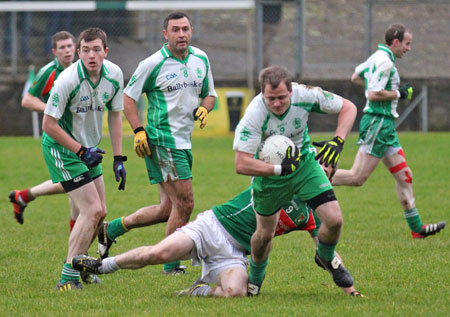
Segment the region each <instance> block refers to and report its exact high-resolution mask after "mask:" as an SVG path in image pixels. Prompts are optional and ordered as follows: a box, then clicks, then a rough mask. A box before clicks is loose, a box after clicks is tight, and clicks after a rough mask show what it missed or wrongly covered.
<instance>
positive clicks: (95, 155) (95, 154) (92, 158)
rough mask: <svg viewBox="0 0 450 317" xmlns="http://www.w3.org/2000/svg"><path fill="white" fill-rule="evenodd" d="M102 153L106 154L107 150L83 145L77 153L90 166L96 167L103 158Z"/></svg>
mask: <svg viewBox="0 0 450 317" xmlns="http://www.w3.org/2000/svg"><path fill="white" fill-rule="evenodd" d="M102 154H105V151H103V150H102V149H101V148H98V147H96V146H94V147H90V148H85V147H84V146H81V148H80V150H79V151H78V152H77V155H78V156H79V157H80V159H81V160H82V161H83V162H84V163H85V164H86V165H87V166H88V167H95V166H97V165H98V164H100V163H101V162H102V160H103V155H102Z"/></svg>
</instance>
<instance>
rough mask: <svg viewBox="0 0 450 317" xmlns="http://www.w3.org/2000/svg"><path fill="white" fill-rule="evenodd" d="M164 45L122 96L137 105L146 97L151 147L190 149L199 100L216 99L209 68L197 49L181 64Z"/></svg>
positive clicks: (148, 61) (206, 59)
mask: <svg viewBox="0 0 450 317" xmlns="http://www.w3.org/2000/svg"><path fill="white" fill-rule="evenodd" d="M166 45H167V44H164V45H163V47H162V48H161V50H159V51H158V52H156V53H155V54H153V55H152V56H150V57H148V58H146V59H145V60H143V61H142V62H140V63H139V66H138V67H137V69H136V71H135V72H134V74H133V76H132V77H131V79H130V82H129V83H128V85H127V87H126V88H125V90H124V92H125V93H126V94H127V95H128V96H129V97H130V98H132V99H134V100H136V101H137V100H138V99H139V97H140V96H141V94H142V93H146V94H147V98H148V104H149V106H148V111H147V127H146V130H147V133H148V134H149V138H150V140H151V141H152V142H153V143H154V144H157V145H160V146H164V147H167V148H175V149H190V148H191V135H192V130H193V129H194V115H193V111H194V109H195V108H197V107H198V106H199V98H205V97H207V96H214V97H217V94H216V92H215V90H214V82H213V77H212V73H211V67H210V65H209V60H208V57H207V56H206V53H205V52H203V51H202V50H200V49H198V48H195V47H192V46H190V47H189V52H188V55H187V56H186V58H185V59H184V60H183V61H181V60H179V59H177V58H176V57H174V56H173V55H172V53H171V52H170V51H169V50H168V49H167V46H166Z"/></svg>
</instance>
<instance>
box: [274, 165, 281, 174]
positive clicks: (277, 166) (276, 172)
mask: <svg viewBox="0 0 450 317" xmlns="http://www.w3.org/2000/svg"><path fill="white" fill-rule="evenodd" d="M273 173H274V174H275V175H277V176H278V175H281V165H274V166H273Z"/></svg>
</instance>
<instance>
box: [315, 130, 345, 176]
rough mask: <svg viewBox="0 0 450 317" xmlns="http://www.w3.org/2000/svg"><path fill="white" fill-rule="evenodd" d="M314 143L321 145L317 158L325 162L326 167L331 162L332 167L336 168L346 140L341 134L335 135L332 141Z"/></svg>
mask: <svg viewBox="0 0 450 317" xmlns="http://www.w3.org/2000/svg"><path fill="white" fill-rule="evenodd" d="M312 144H313V145H315V146H317V147H320V150H319V152H318V153H317V155H316V160H319V164H321V165H322V164H324V166H325V167H328V166H329V165H330V164H331V167H333V168H335V167H336V165H337V162H338V161H339V157H340V155H341V152H342V149H343V147H344V140H342V139H341V138H340V137H339V136H335V137H334V138H333V139H332V140H330V141H322V142H313V143H312Z"/></svg>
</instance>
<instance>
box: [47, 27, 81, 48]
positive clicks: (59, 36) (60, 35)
mask: <svg viewBox="0 0 450 317" xmlns="http://www.w3.org/2000/svg"><path fill="white" fill-rule="evenodd" d="M67 39H72V41H73V43H74V44H75V37H74V36H73V35H72V33H70V32H67V31H60V32H57V33H55V34H53V36H52V47H53V48H54V49H56V42H59V41H62V40H67Z"/></svg>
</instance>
